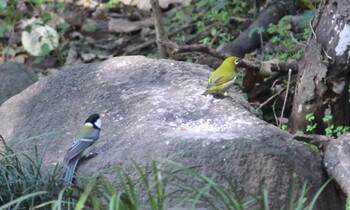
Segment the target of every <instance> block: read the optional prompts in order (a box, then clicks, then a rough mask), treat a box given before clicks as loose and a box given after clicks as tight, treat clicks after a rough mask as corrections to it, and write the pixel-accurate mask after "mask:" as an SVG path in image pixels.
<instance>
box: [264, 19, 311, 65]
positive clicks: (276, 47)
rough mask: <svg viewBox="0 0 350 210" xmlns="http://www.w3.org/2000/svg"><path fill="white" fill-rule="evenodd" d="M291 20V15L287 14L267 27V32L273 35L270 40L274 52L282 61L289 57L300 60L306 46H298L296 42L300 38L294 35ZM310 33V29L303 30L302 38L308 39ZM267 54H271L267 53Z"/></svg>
mask: <svg viewBox="0 0 350 210" xmlns="http://www.w3.org/2000/svg"><path fill="white" fill-rule="evenodd" d="M291 20H292V16H291V15H288V16H285V17H283V18H282V19H281V20H280V21H279V22H278V23H277V24H270V25H269V27H268V29H267V33H268V34H269V35H270V36H271V38H270V42H271V43H272V45H273V52H274V53H275V55H276V57H277V58H278V59H279V60H280V61H282V62H285V61H287V60H288V59H289V58H292V59H294V60H299V59H300V58H301V57H302V55H303V50H304V47H300V46H298V44H296V42H298V41H299V40H297V39H296V38H295V37H294V36H293V35H292V32H291V28H292V25H291ZM309 33H310V31H309V30H308V29H305V30H303V33H302V34H301V36H300V40H306V39H307V37H308V35H309ZM267 56H271V55H269V54H267Z"/></svg>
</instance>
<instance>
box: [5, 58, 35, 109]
mask: <svg viewBox="0 0 350 210" xmlns="http://www.w3.org/2000/svg"><path fill="white" fill-rule="evenodd" d="M36 81H37V77H36V75H35V74H34V73H33V72H32V71H31V69H30V68H28V67H26V66H25V65H22V64H19V63H15V62H6V63H3V64H0V105H1V104H2V103H3V102H4V101H6V100H7V99H9V98H11V97H12V96H14V95H16V94H18V93H20V92H21V91H22V90H24V89H25V88H26V87H28V86H29V85H31V84H33V83H34V82H36Z"/></svg>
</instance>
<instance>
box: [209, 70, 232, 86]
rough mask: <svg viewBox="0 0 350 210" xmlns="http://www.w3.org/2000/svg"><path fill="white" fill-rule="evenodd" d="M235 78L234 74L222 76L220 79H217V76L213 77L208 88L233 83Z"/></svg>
mask: <svg viewBox="0 0 350 210" xmlns="http://www.w3.org/2000/svg"><path fill="white" fill-rule="evenodd" d="M233 78H234V74H233V73H226V74H221V75H220V77H215V75H213V77H212V78H210V79H209V83H208V87H212V86H217V85H222V84H224V83H226V82H228V81H231V80H232V79H233Z"/></svg>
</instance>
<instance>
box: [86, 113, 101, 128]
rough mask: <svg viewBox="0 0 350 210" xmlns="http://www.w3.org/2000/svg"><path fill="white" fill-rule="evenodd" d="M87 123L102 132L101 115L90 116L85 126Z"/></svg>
mask: <svg viewBox="0 0 350 210" xmlns="http://www.w3.org/2000/svg"><path fill="white" fill-rule="evenodd" d="M86 123H89V124H92V126H93V127H94V128H95V129H98V130H101V119H100V115H99V114H92V115H90V116H89V118H87V120H86V121H85V124H86Z"/></svg>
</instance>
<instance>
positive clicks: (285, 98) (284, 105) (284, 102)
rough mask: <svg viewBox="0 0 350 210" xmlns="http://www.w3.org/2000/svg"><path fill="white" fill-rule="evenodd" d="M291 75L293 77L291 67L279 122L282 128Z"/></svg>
mask: <svg viewBox="0 0 350 210" xmlns="http://www.w3.org/2000/svg"><path fill="white" fill-rule="evenodd" d="M291 77H292V70H291V69H289V71H288V82H287V90H286V96H285V97H284V101H283V106H282V111H281V117H280V121H279V124H278V127H279V128H281V125H282V118H283V114H284V109H285V107H286V103H287V98H288V92H289V85H290V78H291Z"/></svg>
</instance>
